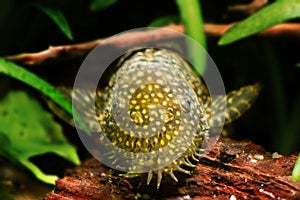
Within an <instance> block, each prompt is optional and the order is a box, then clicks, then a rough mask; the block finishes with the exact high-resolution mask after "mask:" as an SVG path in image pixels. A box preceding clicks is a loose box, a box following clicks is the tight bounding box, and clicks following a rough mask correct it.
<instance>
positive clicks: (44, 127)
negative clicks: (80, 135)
mask: <svg viewBox="0 0 300 200" xmlns="http://www.w3.org/2000/svg"><path fill="white" fill-rule="evenodd" d="M1 95H3V94H1ZM0 121H1V124H0V146H1V148H0V156H2V157H4V158H6V159H8V160H11V161H13V162H14V163H17V164H21V165H23V166H25V167H26V168H28V169H29V170H30V171H31V172H32V173H33V174H34V175H35V176H36V177H37V178H38V179H39V180H41V181H43V182H45V183H49V184H54V181H55V180H56V179H57V178H58V177H57V176H56V175H47V174H44V173H43V172H42V171H41V170H40V169H39V168H38V167H37V166H36V165H35V164H34V163H32V162H31V161H30V160H29V159H30V158H31V157H33V156H37V155H41V154H45V153H49V152H53V153H56V154H57V155H60V156H62V157H63V158H65V159H67V160H69V161H71V162H73V163H74V164H77V165H78V164H79V162H80V161H79V158H78V156H77V153H76V149H75V147H74V146H72V145H70V144H69V143H68V141H67V140H66V139H65V137H64V135H63V132H62V127H61V126H60V125H59V124H58V123H57V122H55V121H54V119H53V116H52V114H50V113H49V112H47V111H46V110H44V109H43V108H42V107H41V105H40V103H39V102H38V101H37V100H36V99H35V98H32V97H30V96H29V95H28V94H27V93H26V92H25V91H21V90H19V91H17V90H11V91H10V92H9V93H8V94H7V95H5V97H4V98H2V99H1V101H0Z"/></svg>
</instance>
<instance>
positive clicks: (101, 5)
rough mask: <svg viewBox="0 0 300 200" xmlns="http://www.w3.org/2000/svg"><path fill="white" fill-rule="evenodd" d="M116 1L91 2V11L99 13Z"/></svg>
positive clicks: (97, 0) (98, 0)
mask: <svg viewBox="0 0 300 200" xmlns="http://www.w3.org/2000/svg"><path fill="white" fill-rule="evenodd" d="M117 1H118V0H93V1H92V2H91V4H90V10H91V11H101V10H105V9H106V8H108V7H110V6H112V5H113V4H115V3H116V2H117Z"/></svg>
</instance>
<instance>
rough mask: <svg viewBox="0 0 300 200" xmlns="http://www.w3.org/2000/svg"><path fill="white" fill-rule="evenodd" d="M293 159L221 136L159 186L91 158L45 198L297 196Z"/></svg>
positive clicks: (299, 193)
mask: <svg viewBox="0 0 300 200" xmlns="http://www.w3.org/2000/svg"><path fill="white" fill-rule="evenodd" d="M295 160H296V155H290V156H282V157H279V158H278V157H276V158H272V154H271V153H268V152H266V151H265V150H264V149H263V148H262V147H260V146H258V145H255V144H253V143H252V142H250V141H235V140H231V139H229V138H221V139H220V141H219V142H217V144H216V145H215V146H214V148H213V149H212V151H211V152H210V153H209V154H208V155H205V156H204V157H203V158H202V159H201V160H200V162H199V163H198V164H197V167H196V168H194V169H193V171H192V175H191V176H188V175H184V174H181V173H177V174H176V176H177V177H178V178H179V182H178V183H175V182H174V181H172V180H171V179H170V178H169V177H168V176H164V178H163V183H162V185H161V187H160V189H159V190H157V189H156V185H155V183H154V182H155V180H153V181H152V183H151V184H150V186H147V185H146V184H145V182H146V177H143V180H142V182H141V184H140V185H139V183H140V181H139V180H137V179H133V180H131V181H129V180H126V179H123V178H121V177H119V176H117V175H113V174H112V173H111V172H109V170H108V169H107V168H106V167H105V166H103V165H102V164H101V163H100V162H98V161H97V160H95V159H93V158H92V159H90V160H87V161H86V162H84V163H83V165H82V166H80V167H78V168H75V169H70V170H67V172H66V176H65V177H64V178H62V179H59V180H57V181H56V187H55V190H54V191H53V192H52V193H50V194H48V195H47V196H46V197H45V198H44V200H56V199H57V200H58V199H74V200H76V199H81V200H85V199H86V200H87V199H89V200H91V199H105V200H109V199H111V200H119V199H120V200H121V199H122V200H126V199H135V197H140V198H141V199H143V198H148V199H164V200H175V199H184V198H186V199H193V200H196V199H197V200H202V199H203V200H204V199H212V198H214V199H229V198H230V197H232V198H234V197H235V198H236V199H299V198H300V182H293V181H292V180H291V172H292V168H293V166H294V163H295ZM138 185H139V186H138Z"/></svg>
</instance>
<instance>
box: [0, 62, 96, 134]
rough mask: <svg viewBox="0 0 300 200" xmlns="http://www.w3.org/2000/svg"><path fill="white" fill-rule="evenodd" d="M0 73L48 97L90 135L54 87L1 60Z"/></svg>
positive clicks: (74, 111) (69, 104) (11, 63)
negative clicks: (72, 116)
mask: <svg viewBox="0 0 300 200" xmlns="http://www.w3.org/2000/svg"><path fill="white" fill-rule="evenodd" d="M0 73H3V74H6V75H8V76H11V77H13V78H15V79H17V80H19V81H22V82H23V83H26V84H28V85H30V86H31V87H33V88H35V89H37V90H39V91H40V92H42V93H43V94H44V95H46V96H48V97H49V98H50V99H51V100H53V101H54V102H55V103H57V104H58V105H59V106H60V107H62V108H63V109H64V110H65V111H67V112H68V113H69V114H70V115H74V118H75V120H77V122H78V123H79V125H80V126H81V127H82V129H83V130H84V131H85V132H86V133H87V134H88V135H91V132H90V130H89V128H88V126H87V125H86V123H85V122H84V121H83V119H82V118H81V117H80V115H79V113H78V112H77V111H76V110H75V109H72V104H71V102H70V101H69V100H67V99H66V98H65V97H64V95H62V94H61V93H60V92H59V91H58V90H57V89H56V88H55V87H53V86H52V85H50V84H49V83H47V82H46V81H44V80H43V79H41V78H39V77H38V76H36V75H35V74H33V73H31V72H29V71H27V70H26V69H24V68H22V67H20V66H18V65H16V64H14V63H13V62H9V61H7V60H5V59H3V58H0Z"/></svg>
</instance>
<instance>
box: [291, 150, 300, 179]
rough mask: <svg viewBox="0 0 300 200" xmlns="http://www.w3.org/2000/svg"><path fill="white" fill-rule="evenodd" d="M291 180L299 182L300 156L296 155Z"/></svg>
mask: <svg viewBox="0 0 300 200" xmlns="http://www.w3.org/2000/svg"><path fill="white" fill-rule="evenodd" d="M292 179H293V181H300V154H299V155H298V158H297V160H296V164H295V166H294V169H293V172H292Z"/></svg>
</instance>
